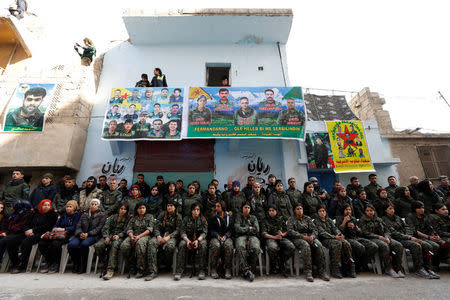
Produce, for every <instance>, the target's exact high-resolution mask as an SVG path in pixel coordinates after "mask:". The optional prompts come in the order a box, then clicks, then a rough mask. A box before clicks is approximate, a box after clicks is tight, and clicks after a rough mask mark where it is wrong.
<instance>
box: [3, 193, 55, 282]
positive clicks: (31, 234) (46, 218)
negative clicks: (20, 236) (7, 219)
mask: <svg viewBox="0 0 450 300" xmlns="http://www.w3.org/2000/svg"><path fill="white" fill-rule="evenodd" d="M57 219H58V215H57V214H56V213H55V211H54V210H53V209H52V201H50V200H49V199H44V200H42V201H40V202H39V204H38V209H37V211H35V212H34V214H33V217H32V218H31V222H30V223H28V224H27V225H26V226H25V228H24V229H25V239H24V240H23V241H22V243H20V253H21V255H20V260H19V261H15V259H14V260H13V259H12V262H13V268H12V271H11V273H13V274H15V273H20V272H23V271H25V269H26V267H27V264H28V257H29V256H30V253H31V248H32V247H33V245H34V244H36V243H39V241H40V240H41V236H42V235H43V234H44V233H45V232H47V231H50V230H51V229H52V228H53V225H55V223H56V220H57Z"/></svg>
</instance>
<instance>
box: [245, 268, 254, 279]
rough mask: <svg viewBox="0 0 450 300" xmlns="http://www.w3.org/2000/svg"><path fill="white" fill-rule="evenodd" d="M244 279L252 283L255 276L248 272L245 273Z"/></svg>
mask: <svg viewBox="0 0 450 300" xmlns="http://www.w3.org/2000/svg"><path fill="white" fill-rule="evenodd" d="M245 278H246V279H247V280H248V281H250V282H252V281H253V280H255V275H254V274H253V273H252V271H250V270H248V271H247V272H245Z"/></svg>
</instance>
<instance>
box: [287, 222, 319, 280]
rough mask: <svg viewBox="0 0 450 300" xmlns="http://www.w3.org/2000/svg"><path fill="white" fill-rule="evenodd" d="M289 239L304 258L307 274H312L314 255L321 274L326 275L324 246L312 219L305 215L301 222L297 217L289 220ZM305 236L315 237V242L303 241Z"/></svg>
mask: <svg viewBox="0 0 450 300" xmlns="http://www.w3.org/2000/svg"><path fill="white" fill-rule="evenodd" d="M287 230H288V238H289V239H290V240H291V241H292V243H293V244H294V245H295V247H296V248H297V249H298V250H300V252H301V255H302V256H303V262H304V264H305V267H304V268H305V273H306V274H308V273H309V274H310V273H311V272H312V256H311V252H312V251H313V252H314V253H313V254H314V260H315V264H316V266H317V269H318V272H319V274H324V273H325V252H324V251H323V246H322V244H321V243H320V241H319V240H318V239H317V236H318V231H317V228H316V226H315V225H314V223H313V221H312V219H311V218H310V217H308V216H305V215H303V218H302V219H301V220H300V219H299V218H298V217H297V216H293V217H291V218H289V220H288V221H287ZM304 236H313V237H314V241H313V243H312V244H309V243H308V242H307V241H305V240H304V239H303V237H304Z"/></svg>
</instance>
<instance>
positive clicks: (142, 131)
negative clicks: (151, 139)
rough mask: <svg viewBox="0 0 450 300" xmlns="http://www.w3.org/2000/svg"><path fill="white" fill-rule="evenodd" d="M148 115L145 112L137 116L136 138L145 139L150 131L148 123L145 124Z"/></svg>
mask: <svg viewBox="0 0 450 300" xmlns="http://www.w3.org/2000/svg"><path fill="white" fill-rule="evenodd" d="M147 117H148V113H147V112H146V111H141V113H140V114H139V122H138V123H136V124H135V126H136V137H141V138H144V137H147V135H148V132H149V131H150V123H147Z"/></svg>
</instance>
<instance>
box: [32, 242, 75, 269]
mask: <svg viewBox="0 0 450 300" xmlns="http://www.w3.org/2000/svg"><path fill="white" fill-rule="evenodd" d="M67 242H68V239H64V240H50V239H43V240H41V241H40V242H39V251H40V252H41V253H42V255H44V257H45V261H46V262H47V263H48V264H54V263H55V264H58V265H59V262H60V261H61V251H62V250H61V247H62V245H64V244H65V243H67Z"/></svg>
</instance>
